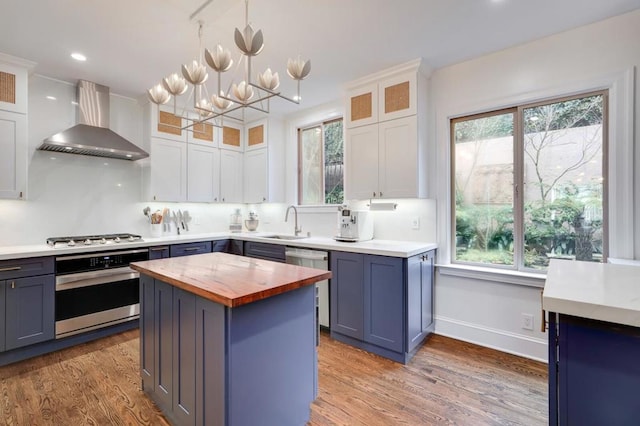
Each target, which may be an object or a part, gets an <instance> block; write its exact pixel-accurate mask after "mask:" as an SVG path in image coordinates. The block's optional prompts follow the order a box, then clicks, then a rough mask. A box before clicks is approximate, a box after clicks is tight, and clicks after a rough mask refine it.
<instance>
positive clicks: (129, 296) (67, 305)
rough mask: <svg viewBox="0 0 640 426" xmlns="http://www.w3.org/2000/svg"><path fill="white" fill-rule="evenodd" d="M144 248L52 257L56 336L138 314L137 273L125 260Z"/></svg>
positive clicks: (138, 256) (141, 256)
mask: <svg viewBox="0 0 640 426" xmlns="http://www.w3.org/2000/svg"><path fill="white" fill-rule="evenodd" d="M148 259H149V250H148V249H146V248H145V249H135V250H117V251H116V250H114V251H109V252H101V253H89V254H80V255H70V256H58V257H56V301H55V310H56V339H60V338H63V337H67V336H71V335H74V334H78V333H83V332H85V331H90V330H95V329H98V328H102V327H107V326H109V325H113V324H118V323H122V322H125V321H132V320H136V319H138V318H139V316H140V305H139V302H140V292H139V288H140V280H139V277H140V274H139V273H138V272H136V271H134V270H133V269H131V268H130V267H129V263H131V262H136V261H141V260H148Z"/></svg>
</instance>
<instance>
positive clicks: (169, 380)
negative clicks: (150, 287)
mask: <svg viewBox="0 0 640 426" xmlns="http://www.w3.org/2000/svg"><path fill="white" fill-rule="evenodd" d="M153 303H154V308H155V309H154V310H155V314H154V323H153V328H154V344H153V349H154V365H155V378H154V389H155V390H154V393H153V395H154V396H155V399H156V403H158V405H160V406H162V407H168V408H169V409H171V408H172V407H173V287H172V286H171V285H169V284H167V283H164V282H162V281H158V280H155V285H154V297H153ZM149 325H151V324H149Z"/></svg>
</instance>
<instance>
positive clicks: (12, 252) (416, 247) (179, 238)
mask: <svg viewBox="0 0 640 426" xmlns="http://www.w3.org/2000/svg"><path fill="white" fill-rule="evenodd" d="M274 234H278V233H274V232H255V233H253V232H244V233H229V232H212V233H206V234H182V235H168V236H162V237H157V238H151V237H144V238H143V241H136V242H133V243H128V242H121V243H118V244H115V243H109V244H105V245H92V246H83V245H78V246H75V247H60V248H55V249H54V248H52V247H50V246H48V245H47V244H36V245H24V246H4V247H0V260H9V259H20V258H27V257H39V256H57V255H62V254H72V253H91V252H101V251H109V250H116V249H125V248H134V247H151V246H158V245H163V244H180V243H190V242H198V241H213V240H224V239H234V240H243V241H259V242H264V243H270V244H281V245H286V246H291V247H300V248H309V249H318V250H338V251H347V252H352V253H364V254H376V255H381V256H392V257H411V256H413V255H416V254H419V253H422V252H425V251H428V250H433V249H435V248H437V245H436V244H435V243H428V242H415V241H391V240H370V241H362V242H358V243H344V242H339V241H335V240H334V239H333V238H327V237H305V238H301V239H296V240H279V239H270V238H265V236H268V235H274Z"/></svg>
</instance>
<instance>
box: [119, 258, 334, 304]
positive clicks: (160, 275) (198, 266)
mask: <svg viewBox="0 0 640 426" xmlns="http://www.w3.org/2000/svg"><path fill="white" fill-rule="evenodd" d="M131 267H132V268H133V269H135V270H136V271H139V272H140V273H143V274H146V275H149V276H151V277H153V278H156V279H159V280H161V281H164V282H167V283H169V284H171V285H174V286H176V287H178V288H181V289H183V290H186V291H188V292H190V293H194V294H196V295H198V296H201V297H203V298H205V299H208V300H211V301H213V302H216V303H220V304H223V305H225V306H228V307H237V306H241V305H244V304H247V303H251V302H255V301H258V300H262V299H266V298H268V297H272V296H275V295H278V294H282V293H286V292H288V291H291V290H295V289H297V288H300V287H304V286H307V285H311V284H313V283H316V282H318V281H322V280H325V279H328V278H331V272H329V271H321V270H319V269H312V268H305V267H302V266H295V265H288V264H286V263H278V262H271V261H268V260H262V259H255V258H251V257H244V256H236V255H234V254H228V253H220V252H216V253H206V254H198V255H193V256H184V257H172V258H167V259H156V260H148V261H143V262H135V263H132V264H131Z"/></svg>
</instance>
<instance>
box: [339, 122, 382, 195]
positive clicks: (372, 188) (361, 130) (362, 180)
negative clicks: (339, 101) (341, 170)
mask: <svg viewBox="0 0 640 426" xmlns="http://www.w3.org/2000/svg"><path fill="white" fill-rule="evenodd" d="M348 137H349V139H348V143H346V144H345V163H346V164H348V165H349V167H345V173H346V176H345V178H346V179H345V191H346V193H347V194H348V198H345V199H353V200H364V199H367V198H376V197H377V196H378V192H379V185H378V125H377V124H370V125H368V126H361V127H357V128H354V129H350V130H349V133H348ZM360 164H367V165H369V166H368V167H359V165H360ZM351 165H353V166H351Z"/></svg>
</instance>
